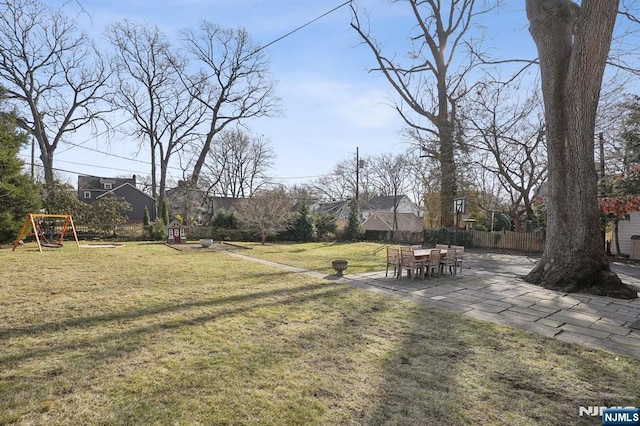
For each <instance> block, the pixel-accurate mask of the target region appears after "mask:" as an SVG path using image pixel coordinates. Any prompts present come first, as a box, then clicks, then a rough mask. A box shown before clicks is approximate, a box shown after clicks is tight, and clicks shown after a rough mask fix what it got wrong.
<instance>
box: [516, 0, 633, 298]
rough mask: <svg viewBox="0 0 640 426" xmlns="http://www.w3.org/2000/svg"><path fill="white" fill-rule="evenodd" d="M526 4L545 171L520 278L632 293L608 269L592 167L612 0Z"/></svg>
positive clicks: (572, 289) (579, 288) (614, 8)
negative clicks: (538, 216) (543, 214)
mask: <svg viewBox="0 0 640 426" xmlns="http://www.w3.org/2000/svg"><path fill="white" fill-rule="evenodd" d="M526 5H527V17H528V18H529V21H530V24H531V25H530V32H531V35H532V37H533V40H534V41H535V43H536V46H537V48H538V54H539V59H540V72H541V76H542V92H543V97H544V106H545V119H546V124H547V145H548V170H549V182H548V186H549V193H548V216H547V239H546V244H545V250H544V253H543V255H542V259H541V260H540V262H539V263H538V264H537V265H536V267H535V268H534V269H533V270H532V271H531V272H530V273H529V274H528V275H527V277H526V280H527V281H528V282H531V283H536V284H540V285H542V286H543V287H546V288H550V289H556V290H561V291H566V292H588V293H593V294H600V295H607V296H613V297H619V298H634V297H637V295H638V294H637V291H636V290H634V289H633V288H631V287H630V286H627V285H625V284H623V283H622V282H621V281H620V279H619V278H618V276H617V275H616V274H614V273H613V272H611V269H610V268H609V262H608V259H607V256H606V253H605V249H604V241H602V235H601V233H600V228H599V226H600V218H599V211H598V202H597V201H598V200H597V185H596V184H597V175H596V170H595V166H594V149H593V146H594V142H593V136H594V133H595V132H594V130H595V116H596V109H597V105H598V99H599V96H600V87H601V84H602V77H603V74H604V68H605V62H606V59H607V55H608V53H609V49H610V45H611V36H612V32H613V25H614V22H615V18H616V12H617V9H618V1H617V0H607V1H601V0H595V1H594V0H583V1H582V8H580V7H579V6H577V5H576V4H574V3H573V2H571V1H569V0H527V3H526ZM596 29H597V30H596Z"/></svg>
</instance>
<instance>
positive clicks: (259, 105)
mask: <svg viewBox="0 0 640 426" xmlns="http://www.w3.org/2000/svg"><path fill="white" fill-rule="evenodd" d="M182 38H183V41H184V44H185V46H186V50H187V51H188V52H189V53H190V54H191V55H193V57H194V58H195V59H196V60H197V61H198V62H199V63H200V64H201V66H202V70H201V72H200V73H199V74H198V75H197V76H196V77H190V78H189V79H188V81H187V87H188V88H189V92H190V94H191V96H192V97H194V98H195V99H197V100H198V101H199V102H201V103H202V105H203V106H204V107H205V110H206V113H205V117H206V121H207V122H208V123H209V125H208V130H207V132H206V136H205V138H204V140H203V141H202V146H200V147H199V151H198V153H197V155H196V161H195V165H194V166H193V173H192V175H191V180H192V181H193V182H197V181H198V179H199V178H200V173H201V171H202V168H203V166H204V164H205V162H206V159H207V154H208V153H209V150H210V149H211V145H212V143H213V140H214V138H215V137H216V135H217V134H219V133H220V132H221V131H222V130H223V129H224V128H226V127H227V126H228V125H229V124H231V123H234V122H239V121H240V120H244V119H247V118H252V117H268V116H272V115H276V114H278V113H279V99H277V98H276V96H275V93H274V92H275V83H274V82H273V81H272V80H271V79H270V78H269V62H268V60H267V58H266V55H265V52H264V51H263V50H262V49H260V48H258V47H257V46H255V45H254V44H252V42H251V40H250V38H249V34H248V33H247V31H245V30H244V29H242V28H238V29H225V28H221V27H219V26H217V25H214V24H212V23H209V22H206V21H203V22H202V23H201V25H200V27H199V29H198V30H197V31H196V30H193V29H189V30H185V31H184V32H183V34H182Z"/></svg>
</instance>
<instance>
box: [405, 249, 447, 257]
mask: <svg viewBox="0 0 640 426" xmlns="http://www.w3.org/2000/svg"><path fill="white" fill-rule="evenodd" d="M431 250H435V248H433V249H417V250H413V255H414V256H415V258H416V259H429V257H430V256H431ZM448 251H449V250H447V249H440V256H441V257H445V256H446V255H447V252H448Z"/></svg>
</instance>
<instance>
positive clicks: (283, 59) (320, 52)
mask: <svg viewBox="0 0 640 426" xmlns="http://www.w3.org/2000/svg"><path fill="white" fill-rule="evenodd" d="M46 3H47V4H51V5H60V4H62V3H63V1H62V0H46ZM67 3H68V6H67V7H68V8H69V10H72V11H75V12H78V11H79V10H80V7H79V6H81V7H82V8H83V9H84V11H83V12H82V13H79V14H78V17H79V21H80V25H81V26H84V27H85V28H86V30H87V31H88V32H90V34H91V35H92V37H94V38H95V39H96V40H100V39H101V38H102V37H103V34H104V28H105V26H106V25H108V24H109V23H111V22H114V21H117V20H120V19H123V18H127V19H130V20H134V21H144V22H147V23H151V24H155V25H158V26H159V27H160V28H161V29H162V30H163V31H164V32H165V33H166V34H167V35H169V36H170V37H175V36H176V35H177V34H178V32H179V31H180V30H181V29H183V28H185V27H195V26H197V25H198V23H199V22H200V20H201V19H206V20H209V21H211V22H213V23H215V24H219V25H221V26H224V27H237V26H242V27H244V28H245V29H247V31H248V32H249V34H250V35H251V37H252V39H253V40H254V42H256V43H257V44H259V45H265V44H267V43H270V42H272V41H273V40H275V39H277V38H278V37H281V36H282V35H284V34H286V33H288V32H289V31H291V30H293V29H295V28H297V27H298V26H300V25H302V24H304V23H306V22H308V21H310V20H312V19H315V18H317V17H318V16H320V15H322V14H324V13H326V12H328V11H329V10H331V9H333V8H334V7H336V6H339V5H340V4H342V3H343V1H342V0H335V1H334V0H154V1H151V0H128V1H121V0H73V1H68V2H67ZM356 3H357V4H358V7H359V9H360V10H364V9H366V10H367V11H368V12H369V14H370V17H371V32H372V33H373V34H375V35H376V37H378V38H379V39H380V40H381V41H382V42H383V43H384V45H385V46H388V51H391V50H398V53H399V54H404V50H402V48H401V47H397V48H396V47H394V46H396V44H397V43H398V41H403V40H405V39H406V37H407V35H408V34H409V32H410V30H411V27H412V26H413V25H414V21H413V20H412V17H411V16H409V11H408V9H407V8H406V6H405V7H404V8H399V7H397V6H393V5H391V4H390V3H389V2H388V1H386V0H357V1H356ZM509 3H512V4H511V5H508V6H506V8H504V9H503V10H501V13H500V15H499V17H497V16H495V15H493V16H491V17H488V18H487V23H488V24H489V25H490V28H489V32H488V37H489V39H488V41H487V46H492V48H491V49H492V53H494V54H495V55H496V56H500V57H518V58H527V59H532V58H534V57H535V50H534V45H533V42H532V41H531V38H530V36H529V33H528V31H527V22H526V17H525V11H524V1H517V2H509ZM350 21H351V11H350V9H349V7H347V6H345V7H342V8H340V9H339V10H337V11H335V12H333V13H331V14H330V15H328V16H325V17H324V18H322V19H320V20H318V21H317V22H315V23H313V24H311V25H310V26H308V27H306V28H304V29H302V30H300V31H298V32H296V33H295V34H293V35H291V36H289V37H287V38H285V39H283V40H281V41H279V42H277V43H275V44H274V45H272V46H271V47H269V48H268V50H267V52H268V55H269V57H270V58H271V71H272V74H273V76H274V78H275V79H276V80H277V81H278V84H277V95H278V96H279V97H280V98H281V99H282V106H283V112H284V116H283V117H282V118H270V119H260V120H256V121H254V122H248V123H246V124H247V125H248V126H249V127H250V128H251V129H252V131H253V132H254V133H256V134H259V135H263V136H264V137H265V138H267V139H268V140H269V141H270V145H271V147H272V148H273V150H274V152H275V155H276V159H275V164H274V168H273V175H274V176H275V177H276V178H277V181H279V182H281V183H285V184H291V183H298V182H304V181H306V180H308V179H309V178H312V177H317V176H320V175H324V174H328V173H330V171H331V170H332V168H333V166H334V165H335V164H337V163H338V162H339V161H341V160H344V159H347V158H350V156H352V155H354V154H355V150H356V147H359V150H360V154H361V155H362V156H368V155H378V154H382V153H387V152H391V153H400V152H402V151H404V150H405V149H406V148H407V146H408V145H407V144H406V142H405V141H404V139H403V137H402V135H401V134H400V132H401V130H402V128H403V123H402V121H401V120H400V118H399V117H398V116H397V114H396V113H395V111H394V110H393V108H392V107H391V106H390V104H391V101H390V98H392V97H394V93H393V92H392V90H391V88H390V86H389V84H388V83H387V82H386V80H384V79H383V77H382V76H381V75H380V74H378V73H370V72H368V69H369V68H371V67H372V66H373V65H374V57H373V55H372V54H371V52H370V51H369V50H368V48H366V47H365V46H362V45H359V39H358V37H357V35H356V34H355V32H354V31H353V30H352V29H351V28H350V26H349V24H350ZM176 44H177V42H176ZM113 121H114V122H119V121H122V120H121V119H120V118H115V119H114V120H113ZM117 139H118V140H113V141H111V142H110V144H107V141H106V140H105V136H99V137H97V138H92V137H91V136H90V135H88V134H84V135H83V134H81V133H79V134H78V135H77V138H76V139H74V140H73V141H72V142H73V143H75V144H82V145H83V146H85V147H86V148H89V149H83V148H77V147H75V148H74V147H70V146H68V145H61V146H60V147H59V148H58V151H57V152H56V154H55V156H54V166H55V167H56V168H60V169H64V170H69V171H73V172H76V173H80V174H92V175H99V176H121V175H129V174H137V175H148V174H149V166H148V165H145V164H144V162H148V158H149V155H148V153H147V152H145V151H141V152H138V150H137V149H136V148H137V143H136V142H134V141H131V140H124V137H123V136H119V137H118V138H117ZM94 150H100V151H105V152H110V153H114V154H117V155H119V156H124V157H127V158H131V160H126V159H123V158H122V157H114V156H110V155H107V154H102V153H99V152H96V151H94ZM176 160H177V158H176ZM175 166H177V162H176V163H175V164H174V167H175ZM64 177H65V178H67V179H68V181H69V182H70V183H73V184H75V183H76V182H77V178H76V174H73V173H66V174H64ZM180 178H181V172H180V170H177V169H174V168H172V169H171V171H170V179H173V180H174V181H176V180H178V179H180Z"/></svg>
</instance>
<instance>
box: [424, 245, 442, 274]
mask: <svg viewBox="0 0 640 426" xmlns="http://www.w3.org/2000/svg"><path fill="white" fill-rule="evenodd" d="M427 267H428V274H429V275H430V276H433V274H434V273H437V274H438V276H440V249H433V250H431V253H430V254H429V263H428V264H427Z"/></svg>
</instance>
